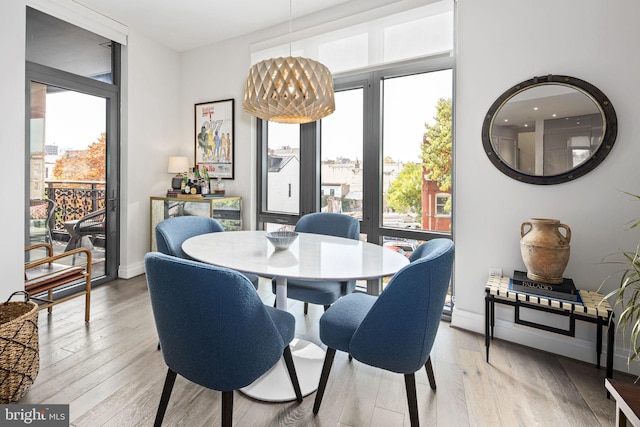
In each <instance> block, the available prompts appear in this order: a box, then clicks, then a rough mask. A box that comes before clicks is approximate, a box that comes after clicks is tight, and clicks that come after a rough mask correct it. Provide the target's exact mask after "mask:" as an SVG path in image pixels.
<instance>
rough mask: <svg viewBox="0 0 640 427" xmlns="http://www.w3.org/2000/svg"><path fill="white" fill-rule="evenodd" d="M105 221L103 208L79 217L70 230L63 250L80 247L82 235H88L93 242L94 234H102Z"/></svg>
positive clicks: (93, 242)
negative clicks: (67, 241)
mask: <svg viewBox="0 0 640 427" xmlns="http://www.w3.org/2000/svg"><path fill="white" fill-rule="evenodd" d="M106 223H107V213H106V210H105V209H98V210H96V211H93V212H91V213H89V214H87V215H85V216H84V217H82V218H81V219H79V220H78V222H76V223H75V225H74V226H73V228H72V229H71V230H70V233H69V234H70V236H69V243H68V244H67V247H66V249H65V252H67V251H70V250H72V249H76V248H80V247H82V239H83V237H89V238H90V239H91V244H95V238H96V236H100V235H104V233H105V227H106Z"/></svg>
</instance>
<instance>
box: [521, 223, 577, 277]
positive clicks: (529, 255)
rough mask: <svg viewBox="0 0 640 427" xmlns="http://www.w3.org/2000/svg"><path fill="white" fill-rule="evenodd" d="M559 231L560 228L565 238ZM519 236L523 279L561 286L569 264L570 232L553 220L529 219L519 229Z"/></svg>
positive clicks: (565, 226)
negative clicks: (524, 274) (523, 271)
mask: <svg viewBox="0 0 640 427" xmlns="http://www.w3.org/2000/svg"><path fill="white" fill-rule="evenodd" d="M560 229H564V232H565V235H562V233H560ZM520 237H521V239H520V252H521V253H522V261H524V265H525V267H526V268H527V277H528V278H529V279H531V280H534V281H536V282H543V283H551V284H561V283H562V282H563V279H562V274H563V273H564V269H565V268H566V267H567V263H568V262H569V242H570V241H571V229H570V228H569V227H568V226H567V225H565V224H561V223H560V221H558V220H557V219H548V218H531V219H529V220H527V221H525V222H523V223H522V225H521V226H520Z"/></svg>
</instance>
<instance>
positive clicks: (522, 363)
mask: <svg viewBox="0 0 640 427" xmlns="http://www.w3.org/2000/svg"><path fill="white" fill-rule="evenodd" d="M259 293H260V296H261V297H262V299H263V300H264V301H265V303H267V304H272V303H273V299H274V298H273V295H272V294H271V287H270V282H269V281H264V282H262V283H261V285H260V289H259ZM83 301H84V300H83V299H75V300H72V301H69V302H66V303H64V304H61V305H58V306H56V307H54V312H53V314H52V315H51V316H48V315H47V314H46V312H40V318H39V325H40V358H41V362H40V363H41V365H40V373H39V375H38V377H37V379H36V381H35V383H34V384H33V386H32V387H31V390H30V391H29V393H28V394H27V395H26V396H25V397H24V398H23V399H22V401H21V402H20V403H43V404H55V403H65V404H69V405H70V418H71V425H72V426H77V427H81V426H82V427H84V426H87V427H96V426H117V427H125V426H151V425H153V420H154V417H155V413H156V409H157V405H158V402H159V400H160V393H161V391H162V385H163V381H164V377H165V374H166V365H165V364H164V362H163V360H162V354H161V352H160V351H158V350H157V348H156V346H157V342H158V340H157V335H156V331H155V325H154V322H153V316H152V313H151V306H150V304H149V298H148V293H147V288H146V282H145V277H144V276H139V277H136V278H134V279H131V280H117V281H115V282H112V283H110V284H107V285H103V286H100V287H98V288H96V289H94V291H93V292H92V306H91V322H90V323H89V324H86V325H85V323H84V321H83ZM289 310H290V311H291V312H292V313H293V314H294V315H295V316H296V335H297V336H298V337H300V338H305V339H308V340H311V341H313V342H316V343H318V344H320V340H319V338H318V319H319V317H320V316H321V315H322V312H323V311H322V307H319V306H310V308H309V315H308V316H304V315H303V314H302V304H301V303H297V302H294V301H291V300H290V301H289ZM431 356H432V361H433V366H434V371H435V377H436V382H437V387H438V388H437V391H436V392H434V391H432V390H431V389H430V388H429V385H428V380H427V376H426V374H425V372H424V370H422V371H420V372H418V373H417V374H416V381H417V393H418V404H419V413H420V422H421V425H423V426H438V427H449V426H455V427H458V426H487V427H497V426H505V427H507V426H508V427H512V426H580V427H583V426H589V427H590V426H594V427H595V426H613V425H614V423H615V403H614V401H613V400H607V399H606V391H605V388H604V375H605V373H604V369H600V370H598V369H596V368H595V367H594V366H592V365H588V364H585V363H582V362H578V361H575V360H571V359H567V358H562V357H558V356H554V355H550V354H548V353H544V352H540V351H537V350H533V349H530V348H526V347H522V346H518V345H515V344H511V343H507V342H504V341H500V340H495V341H494V342H493V344H492V346H491V364H487V363H486V362H485V359H484V357H485V350H484V337H483V336H481V335H478V334H474V333H469V332H466V331H461V330H458V329H455V328H452V327H450V325H449V323H446V322H442V323H441V325H440V329H439V331H438V336H437V338H436V343H435V346H434V349H433V351H432V354H431ZM615 377H616V378H618V379H621V380H625V381H629V382H631V381H633V380H634V378H632V377H630V376H625V375H622V374H620V373H618V372H616V373H615ZM314 397H315V393H312V394H311V395H309V396H307V397H306V398H305V399H304V401H303V402H302V403H301V404H298V403H296V402H288V403H264V402H258V401H255V400H253V399H251V398H248V397H246V396H245V395H243V394H241V393H235V395H234V414H233V418H234V426H237V427H243V426H246V427H260V426H273V427H275V426H312V427H322V426H331V427H347V426H350V427H408V426H409V416H408V412H407V402H406V397H405V390H404V380H403V377H402V375H398V374H392V373H389V372H385V371H382V370H380V369H375V368H372V367H369V366H366V365H363V364H361V363H359V362H357V361H355V360H354V361H352V362H349V361H348V359H347V355H346V354H344V353H341V352H338V353H337V355H336V359H335V361H334V365H333V369H332V372H331V376H330V379H329V383H328V385H327V390H326V393H325V397H324V400H323V403H322V408H321V409H320V413H319V414H318V415H317V416H314V415H313V414H312V411H311V409H312V407H313V399H314ZM220 402H221V394H220V393H219V392H215V391H211V390H207V389H204V388H202V387H200V386H197V385H195V384H193V383H190V382H189V381H187V380H185V379H183V378H181V377H180V376H178V379H177V381H176V386H175V388H174V391H173V394H172V396H171V400H170V402H169V407H168V410H167V414H166V417H165V420H164V424H163V425H164V426H187V427H199V426H211V425H219V424H220V406H221V403H220Z"/></svg>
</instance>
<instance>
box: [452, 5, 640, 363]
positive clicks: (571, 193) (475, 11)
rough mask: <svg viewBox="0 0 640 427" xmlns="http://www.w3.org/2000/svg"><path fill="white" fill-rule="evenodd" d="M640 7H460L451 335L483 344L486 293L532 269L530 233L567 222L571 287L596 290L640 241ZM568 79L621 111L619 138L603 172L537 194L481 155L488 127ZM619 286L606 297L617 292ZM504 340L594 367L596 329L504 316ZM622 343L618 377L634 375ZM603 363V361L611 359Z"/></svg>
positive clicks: (499, 327)
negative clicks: (540, 79) (510, 104)
mask: <svg viewBox="0 0 640 427" xmlns="http://www.w3.org/2000/svg"><path fill="white" fill-rule="evenodd" d="M639 14H640V4H638V3H637V2H635V1H633V0H624V1H619V2H616V7H612V6H611V4H609V2H602V1H600V0H588V1H585V0H565V1H562V2H558V1H555V0H538V1H537V2H536V3H535V7H533V6H532V7H527V8H526V10H525V9H524V7H523V5H522V2H514V1H511V0H458V2H457V19H458V22H457V28H458V32H457V47H458V51H457V71H456V103H455V106H456V107H455V108H456V113H455V123H456V148H455V167H456V175H455V192H454V194H455V205H454V206H455V217H454V221H455V242H456V268H455V285H456V306H455V310H454V313H453V325H455V326H459V327H462V328H466V329H470V330H475V331H477V332H484V330H483V328H484V300H483V298H484V286H485V283H486V279H487V275H488V271H489V270H488V269H489V267H500V268H502V269H503V271H504V272H505V273H507V274H510V273H511V272H512V271H513V270H514V269H523V268H524V265H523V263H522V259H521V256H520V247H519V240H520V224H521V223H522V222H523V221H524V220H526V219H528V218H531V217H548V218H557V219H560V220H561V221H562V222H563V223H565V224H567V225H569V226H570V227H571V230H572V241H571V259H570V261H569V264H568V266H567V269H566V271H565V276H567V277H571V278H573V279H574V280H575V282H576V284H577V285H578V287H580V288H584V289H590V290H595V289H597V288H598V286H599V285H600V284H601V282H602V281H603V280H604V279H605V278H606V277H607V275H608V274H610V273H612V272H613V271H615V270H616V267H615V266H612V265H606V264H603V263H602V260H603V258H605V257H606V256H607V255H609V254H612V253H615V252H618V251H619V250H621V249H627V250H633V249H634V248H635V245H636V244H637V242H638V237H640V235H639V232H638V231H627V230H625V227H626V226H627V225H628V222H629V221H630V220H631V219H633V218H636V217H640V204H639V203H638V202H633V201H632V200H631V198H630V197H628V196H626V195H625V194H623V193H622V191H628V192H632V193H636V194H637V193H640V188H639V184H640V168H638V165H637V159H639V158H640V144H639V143H638V140H637V136H638V135H639V131H640V129H639V125H638V123H639V122H638V120H637V117H636V116H637V115H638V113H639V112H640V85H638V84H637V81H636V80H637V76H638V75H640V56H638V55H637V52H636V51H635V46H636V44H637V41H638V40H640V28H639V27H638V25H637V24H636V23H635V17H637V16H638V15H639ZM547 74H565V75H570V76H574V77H578V78H581V79H583V80H586V81H588V82H590V83H592V84H594V85H595V86H596V87H598V88H600V89H601V90H602V91H603V92H604V93H605V94H606V95H607V96H608V97H609V99H610V100H611V102H612V103H613V106H614V108H615V109H616V113H617V116H618V123H619V127H618V138H617V141H616V143H615V146H614V148H613V150H612V152H611V154H610V155H609V157H607V159H605V161H604V162H603V163H602V164H601V165H600V166H598V168H597V169H595V170H594V171H593V172H591V173H589V174H587V175H586V176H584V177H582V178H579V179H577V180H576V181H574V182H571V183H566V184H560V185H553V186H536V185H531V184H523V183H519V182H517V181H515V180H513V179H510V178H508V177H507V176H506V175H503V174H502V173H501V172H499V171H498V170H497V169H496V168H494V167H493V166H492V164H491V163H490V162H489V160H488V159H487V157H486V155H485V154H484V153H483V150H482V142H481V139H480V133H481V128H482V121H483V118H484V116H485V114H486V113H487V111H488V109H489V107H490V106H491V104H492V103H493V101H494V100H495V99H496V98H497V97H498V96H499V95H500V94H501V93H502V92H503V91H505V90H506V89H508V88H509V87H511V86H513V85H515V84H516V83H519V82H521V81H524V80H527V79H530V78H532V77H534V76H543V75H547ZM613 284H614V283H613V282H611V283H610V284H607V286H606V289H612V285H613ZM497 316H498V321H497V324H496V336H497V337H500V338H506V339H509V340H511V341H515V342H519V343H522V344H525V345H530V346H534V347H538V348H542V349H544V350H548V351H553V352H556V353H560V354H565V355H567V356H570V357H576V358H579V359H583V360H587V361H590V362H594V361H595V351H594V348H595V344H594V343H595V328H594V327H593V326H591V325H590V326H585V325H584V324H581V323H582V322H578V324H580V325H579V329H578V339H576V340H572V339H566V338H565V337H562V336H559V335H554V334H550V333H545V332H542V331H538V330H534V329H530V328H526V327H520V326H518V327H516V326H514V325H513V309H511V308H504V309H500V310H499V311H498V312H497ZM622 341H623V340H622V339H620V335H618V341H617V343H616V344H617V347H618V351H617V352H616V360H615V363H616V364H615V367H616V369H621V370H624V369H626V361H625V356H626V353H625V352H624V351H623V350H622V346H623V343H622ZM603 360H604V359H603Z"/></svg>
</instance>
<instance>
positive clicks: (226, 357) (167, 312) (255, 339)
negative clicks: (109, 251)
mask: <svg viewBox="0 0 640 427" xmlns="http://www.w3.org/2000/svg"><path fill="white" fill-rule="evenodd" d="M144 261H145V269H146V274H147V284H148V286H149V296H150V298H151V307H152V309H153V316H154V319H155V323H156V329H157V331H158V336H159V338H160V345H161V347H162V356H163V357H164V361H165V363H166V364H167V366H168V368H169V369H168V371H167V376H166V379H165V383H164V388H163V391H162V397H161V398H160V404H159V406H158V412H157V415H156V420H155V424H154V425H155V426H160V425H161V424H162V420H163V418H164V414H165V412H166V409H167V404H168V403H169V397H170V396H171V391H172V389H173V385H174V383H175V380H176V376H177V375H178V374H179V375H181V376H182V377H184V378H186V379H188V380H189V381H191V382H194V383H196V384H199V385H201V386H203V387H206V388H209V389H212V390H218V391H221V392H222V426H223V427H224V426H229V427H230V426H231V425H232V414H233V391H234V390H237V389H239V388H242V387H245V386H247V385H249V384H251V383H252V382H254V381H255V380H256V379H257V378H259V377H260V376H261V375H262V374H264V373H265V372H267V371H268V370H269V369H271V367H273V366H274V365H275V364H276V363H278V361H279V360H280V357H281V356H284V360H285V364H286V367H287V369H288V372H289V376H290V378H291V383H292V385H293V389H294V391H295V394H296V398H297V400H298V402H302V393H301V391H300V386H299V384H298V378H297V375H296V370H295V366H294V364H293V358H292V356H291V350H290V348H289V343H290V342H291V341H292V340H293V338H294V333H295V320H294V317H293V315H291V314H290V313H287V312H286V311H282V310H278V309H275V308H273V307H269V306H266V305H264V304H263V303H262V301H261V300H260V297H259V296H258V293H257V292H256V291H255V290H254V289H253V287H252V286H251V283H250V282H249V280H247V278H246V277H244V276H243V275H241V274H240V273H238V272H237V271H233V270H230V269H227V268H222V267H216V266H213V265H209V264H203V263H200V262H196V261H192V260H186V259H181V258H177V257H173V256H169V255H165V254H162V253H159V252H150V253H148V254H147V255H146V256H145V260H144ZM185 290H190V291H192V292H186V291H185ZM194 294H195V295H199V298H194V297H193V295H194Z"/></svg>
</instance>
